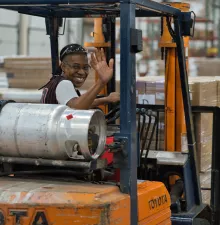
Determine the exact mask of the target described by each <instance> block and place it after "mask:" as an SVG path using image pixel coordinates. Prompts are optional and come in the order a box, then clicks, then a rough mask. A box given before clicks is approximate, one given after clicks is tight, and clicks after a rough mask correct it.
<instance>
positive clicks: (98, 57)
mask: <svg viewBox="0 0 220 225" xmlns="http://www.w3.org/2000/svg"><path fill="white" fill-rule="evenodd" d="M113 63H114V61H113V59H110V61H109V66H108V65H107V63H106V58H105V54H104V50H103V49H101V51H98V50H97V49H96V51H95V54H93V53H92V57H91V66H92V68H93V69H94V70H95V71H96V72H97V74H98V76H99V79H98V81H97V82H96V83H95V84H94V85H93V86H92V87H91V88H90V89H89V90H88V91H87V92H86V93H84V94H83V95H81V96H80V97H78V98H72V99H71V100H69V101H68V102H67V106H69V107H70V108H75V109H89V108H91V106H92V104H93V103H94V101H95V99H96V96H97V95H98V94H99V93H100V91H101V90H102V89H103V88H104V86H105V85H106V84H107V83H108V82H109V80H110V79H111V78H112V75H113Z"/></svg>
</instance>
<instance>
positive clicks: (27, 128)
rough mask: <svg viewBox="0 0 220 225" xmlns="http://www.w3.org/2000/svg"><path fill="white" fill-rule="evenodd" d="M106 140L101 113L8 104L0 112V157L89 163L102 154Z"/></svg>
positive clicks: (37, 105) (47, 105) (54, 106)
mask: <svg viewBox="0 0 220 225" xmlns="http://www.w3.org/2000/svg"><path fill="white" fill-rule="evenodd" d="M91 133H92V138H90V134H91ZM93 136H95V140H94V138H93ZM105 140H106V122H105V117H104V114H103V113H102V112H101V111H100V110H74V109H70V108H69V107H67V106H64V105H52V104H30V103H8V104H6V105H4V107H3V108H2V109H1V112H0V155H1V156H10V157H24V158H43V159H59V160H66V159H69V158H73V159H86V160H87V161H90V160H93V159H97V158H99V156H100V155H101V154H102V153H103V151H104V147H105ZM93 142H95V143H96V144H95V147H94V145H93V144H94V143H93ZM91 146H92V147H91Z"/></svg>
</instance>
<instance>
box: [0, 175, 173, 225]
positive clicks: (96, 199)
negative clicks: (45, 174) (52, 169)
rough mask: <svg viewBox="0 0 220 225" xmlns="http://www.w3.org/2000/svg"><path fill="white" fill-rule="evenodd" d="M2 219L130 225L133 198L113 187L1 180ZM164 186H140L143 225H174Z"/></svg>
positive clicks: (28, 223) (26, 224)
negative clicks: (131, 199) (171, 221)
mask: <svg viewBox="0 0 220 225" xmlns="http://www.w3.org/2000/svg"><path fill="white" fill-rule="evenodd" d="M0 190H1V192H0V219H1V220H2V219H4V221H5V224H6V225H14V224H16V221H17V224H20V225H32V224H33V225H36V224H37V225H52V224H53V225H70V224H76V225H77V224H78V225H94V224H97V225H113V224H117V225H130V196H129V195H127V194H123V193H121V192H120V190H119V188H118V187H116V186H113V185H105V184H100V185H96V184H91V183H86V182H80V181H74V182H61V181H46V180H29V179H28V180H27V179H26V180H21V179H15V178H11V179H10V178H1V179H0ZM169 207H170V197H169V194H168V192H167V190H166V188H165V187H164V185H163V184H162V183H159V182H143V183H140V184H138V211H139V213H138V217H139V224H140V225H143V224H148V225H156V224H164V225H165V224H166V225H168V224H171V223H170V209H169Z"/></svg>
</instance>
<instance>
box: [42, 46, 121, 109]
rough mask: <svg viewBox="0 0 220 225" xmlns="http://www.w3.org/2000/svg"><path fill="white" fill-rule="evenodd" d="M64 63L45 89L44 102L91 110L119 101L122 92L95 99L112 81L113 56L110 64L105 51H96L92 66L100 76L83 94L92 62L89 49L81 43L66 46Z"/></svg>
mask: <svg viewBox="0 0 220 225" xmlns="http://www.w3.org/2000/svg"><path fill="white" fill-rule="evenodd" d="M60 61H61V65H60V67H59V70H58V75H55V76H53V77H52V78H51V80H50V81H49V82H48V83H47V84H46V85H45V86H43V87H42V88H44V89H43V93H42V98H41V103H45V104H63V105H67V106H69V107H70V108H75V109H90V108H94V107H97V106H99V105H102V104H107V103H113V102H117V101H119V94H118V93H116V92H113V93H111V94H110V95H109V96H107V97H104V98H99V99H96V97H97V95H98V94H99V93H100V91H101V90H102V89H103V88H104V86H105V85H106V84H107V83H108V82H109V81H110V79H111V78H112V75H113V63H114V61H113V59H111V60H110V61H109V65H107V62H106V58H105V54H104V50H103V49H101V50H97V49H96V50H95V53H92V56H91V62H90V64H91V67H92V68H93V69H94V70H95V71H96V72H97V74H98V76H99V79H98V80H97V82H96V83H95V84H94V85H93V86H92V87H90V88H89V90H88V91H87V92H86V93H84V94H83V95H80V93H79V91H78V90H77V88H80V87H81V86H82V85H83V84H84V82H85V80H86V78H87V76H88V75H89V70H90V65H89V63H88V57H87V51H86V50H85V49H84V48H83V47H82V46H81V45H78V44H71V45H67V46H65V47H64V48H63V49H62V50H61V52H60Z"/></svg>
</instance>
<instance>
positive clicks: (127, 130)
mask: <svg viewBox="0 0 220 225" xmlns="http://www.w3.org/2000/svg"><path fill="white" fill-rule="evenodd" d="M120 13H121V14H120V43H121V45H120V60H121V64H120V72H121V73H120V90H121V91H120V92H121V97H120V98H121V106H120V109H121V111H120V115H121V116H120V125H121V135H122V136H124V137H126V138H127V141H128V144H127V149H126V153H127V156H128V164H127V166H126V168H122V169H121V176H120V177H121V180H120V183H121V191H122V192H124V193H129V194H130V197H131V213H130V216H131V224H132V225H134V224H135V225H136V224H137V137H136V135H137V133H136V74H135V53H131V40H130V30H131V28H135V5H134V4H129V3H121V5H120Z"/></svg>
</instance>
